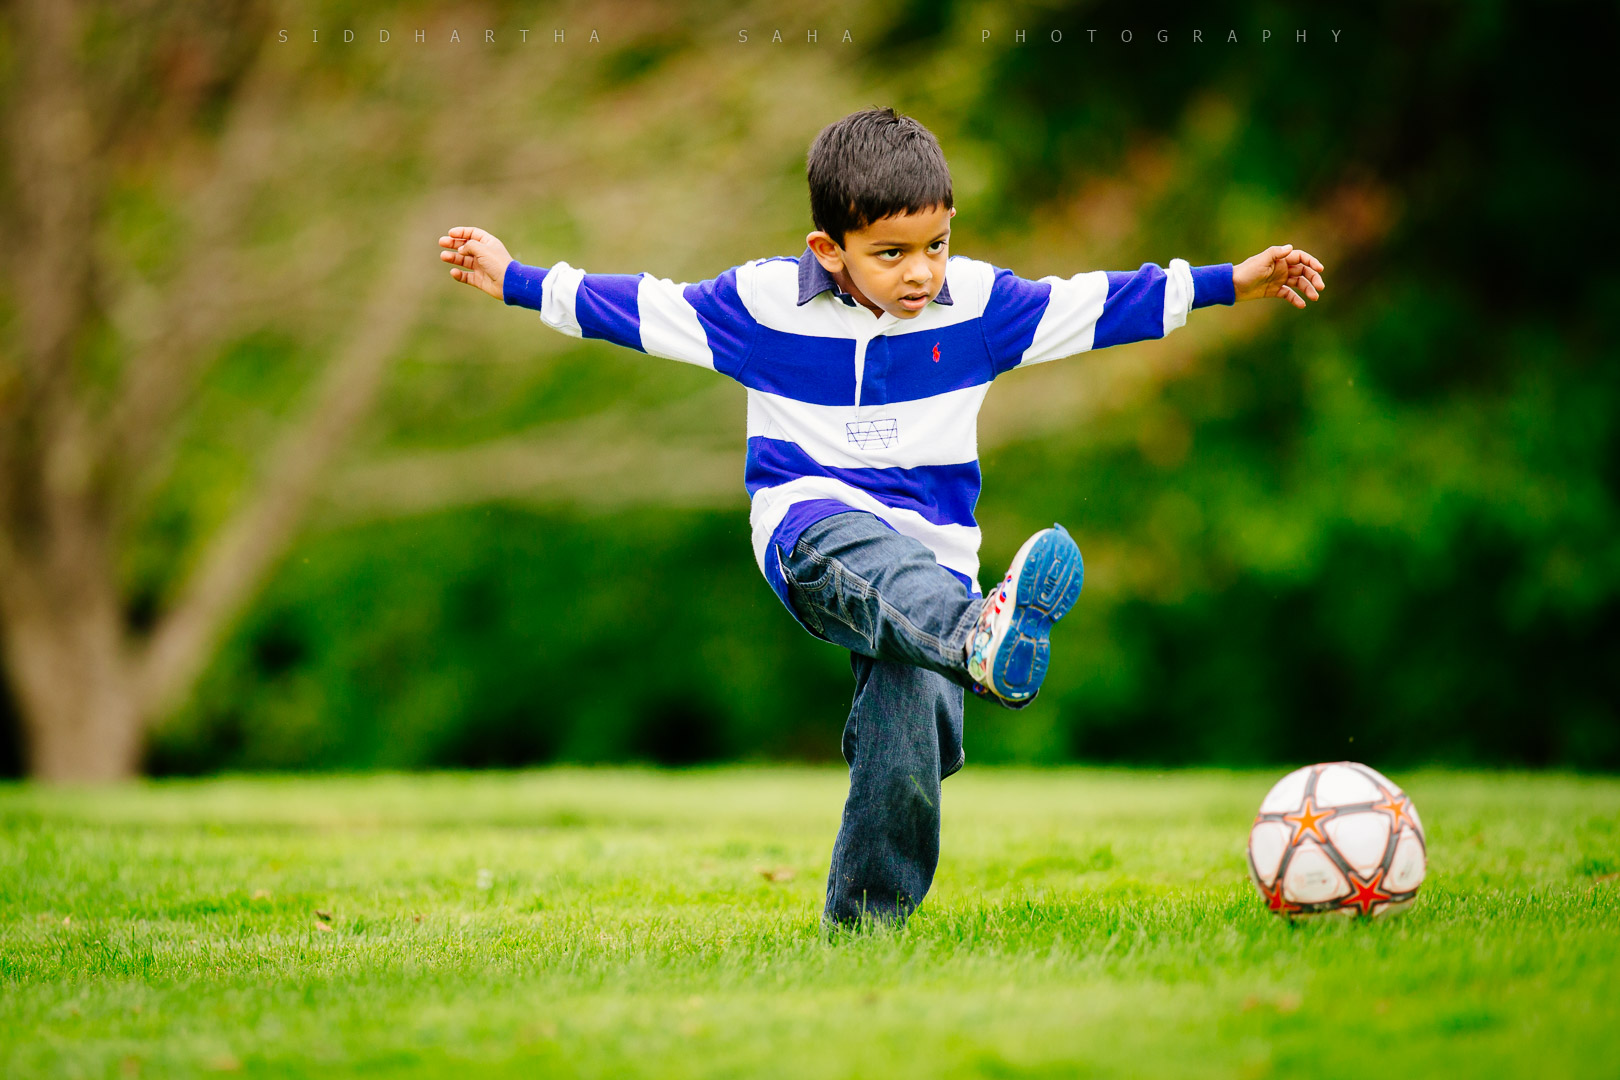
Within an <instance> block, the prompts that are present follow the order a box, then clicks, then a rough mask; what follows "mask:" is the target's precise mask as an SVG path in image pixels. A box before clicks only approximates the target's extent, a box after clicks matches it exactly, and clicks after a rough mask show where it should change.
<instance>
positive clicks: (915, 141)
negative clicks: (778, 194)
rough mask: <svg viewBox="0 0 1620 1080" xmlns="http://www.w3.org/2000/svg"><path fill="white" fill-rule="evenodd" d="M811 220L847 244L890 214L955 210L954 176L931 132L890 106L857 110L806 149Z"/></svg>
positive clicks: (839, 121)
mask: <svg viewBox="0 0 1620 1080" xmlns="http://www.w3.org/2000/svg"><path fill="white" fill-rule="evenodd" d="M807 171H808V173H809V179H810V219H811V220H812V221H813V222H815V226H816V228H817V229H820V230H821V231H822V232H824V233H826V234H827V235H829V236H831V237H832V238H833V242H834V243H836V244H837V245H838V246H839V247H843V246H844V234H845V233H847V232H849V231H850V230H852V229H864V228H866V227H867V226H868V225H870V224H872V223H873V222H874V221H877V220H878V219H879V218H885V217H888V216H889V215H891V214H915V213H919V212H921V211H924V210H930V209H933V208H934V207H936V206H941V205H943V206H945V207H946V208H950V207H952V206H955V205H956V204H955V202H953V201H952V197H951V170H950V168H949V167H948V166H947V165H946V164H945V152H944V151H943V150H941V149H940V148H939V140H938V139H936V138H934V133H933V132H931V131H929V130H928V129H927V128H925V127H923V126H922V125H921V124H919V123H918V122H917V121H915V120H913V119H912V118H911V117H909V116H901V115H900V114H898V113H896V112H895V111H894V110H893V109H891V108H887V107H885V108H881V109H878V108H872V109H862V110H861V111H860V112H856V113H850V114H849V115H848V116H846V117H844V118H843V119H842V120H838V121H835V122H834V123H831V124H828V125H827V126H826V127H824V128H822V129H821V134H820V135H817V136H816V140H815V142H813V143H811V144H810V157H809V163H808V170H807Z"/></svg>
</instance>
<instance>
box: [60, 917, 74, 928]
mask: <svg viewBox="0 0 1620 1080" xmlns="http://www.w3.org/2000/svg"><path fill="white" fill-rule="evenodd" d="M62 925H63V926H72V925H73V916H71V915H64V916H62Z"/></svg>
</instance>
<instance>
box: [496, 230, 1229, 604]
mask: <svg viewBox="0 0 1620 1080" xmlns="http://www.w3.org/2000/svg"><path fill="white" fill-rule="evenodd" d="M503 287H504V292H505V296H506V303H508V304H513V305H521V306H523V307H527V308H533V309H534V310H536V311H538V312H539V313H540V319H541V321H542V322H544V323H545V324H546V325H547V326H550V327H552V328H553V329H556V330H560V331H562V332H563V333H565V334H568V335H570V336H572V337H584V338H604V339H606V340H608V341H612V342H614V343H616V344H619V345H626V346H629V347H630V348H632V349H638V350H640V351H642V352H645V353H651V354H652V355H654V356H662V357H666V358H668V359H671V360H680V361H682V362H684V363H688V364H696V365H698V366H700V367H706V368H712V369H713V370H715V371H718V372H720V373H721V374H724V375H729V376H731V377H732V378H733V379H736V380H737V381H738V382H740V383H742V384H743V386H745V387H746V388H747V392H748V457H747V464H746V467H745V470H744V486H745V487H746V488H747V490H748V494H749V497H750V498H751V500H752V510H751V512H750V514H749V522H750V524H751V525H752V529H753V542H754V558H755V561H757V562H758V563H759V568H760V570H761V571H762V572H763V573H764V575H765V579H766V580H767V581H768V582H770V584H771V588H772V589H774V590H775V591H776V594H777V596H778V597H779V598H780V599H781V600H782V603H784V604H786V605H787V608H788V610H789V611H790V612H791V611H792V610H793V605H792V603H791V602H790V601H789V599H788V595H787V586H786V583H785V582H784V581H783V578H782V567H781V563H780V561H779V557H778V555H777V553H776V551H775V549H776V547H777V546H778V545H780V547H781V548H782V551H784V552H786V551H791V550H792V547H793V544H794V543H795V542H796V541H797V540H798V537H799V533H800V532H802V531H803V530H804V529H805V528H806V527H808V526H809V525H810V524H812V523H813V522H816V521H819V520H820V519H821V518H824V517H827V516H828V515H831V514H837V513H842V512H844V511H847V510H850V509H855V510H866V511H870V512H871V513H873V514H876V515H877V516H878V517H879V518H881V519H882V520H883V521H885V522H887V523H888V524H889V525H890V526H891V527H892V528H893V529H895V531H897V532H899V533H902V534H903V535H906V536H910V537H914V538H916V539H917V540H920V541H922V543H924V544H926V545H927V546H928V547H929V548H930V549H931V550H932V551H933V553H934V557H935V558H936V559H937V560H938V561H939V564H940V565H941V566H943V567H944V568H945V569H946V570H949V571H950V572H951V573H952V574H954V575H955V576H956V577H957V578H959V579H961V581H962V584H963V585H964V586H965V587H966V588H967V590H968V591H969V592H970V593H972V594H974V595H977V594H978V592H979V585H978V580H977V578H978V571H979V526H978V524H977V523H976V522H975V521H974V520H973V508H974V505H975V504H976V503H977V502H978V498H979V460H978V457H979V455H978V415H979V405H980V403H981V402H983V401H984V394H985V391H986V390H988V389H989V387H990V383H991V380H993V379H994V378H995V377H996V376H998V375H1001V374H1002V373H1004V372H1007V371H1011V370H1012V369H1013V368H1018V367H1029V366H1030V365H1031V364H1042V363H1045V362H1046V361H1048V360H1056V359H1058V358H1060V357H1064V356H1071V355H1073V354H1075V353H1079V352H1085V351H1086V350H1088V349H1101V348H1106V347H1108V346H1109V345H1120V344H1123V343H1125V342H1128V341H1142V340H1145V339H1148V338H1160V337H1163V336H1164V335H1166V334H1168V333H1169V332H1170V331H1171V330H1174V329H1175V328H1176V327H1178V326H1181V325H1182V324H1183V323H1185V322H1186V320H1187V313H1188V311H1190V310H1191V309H1193V308H1197V307H1204V306H1206V305H1208V304H1231V303H1233V302H1234V300H1235V296H1234V293H1233V284H1232V264H1231V263H1218V264H1215V265H1212V266H1200V267H1192V266H1189V265H1188V263H1187V261H1186V260H1184V259H1172V260H1170V266H1169V268H1168V269H1163V268H1161V267H1159V266H1158V265H1157V264H1155V263H1144V264H1143V265H1142V267H1141V269H1139V270H1137V271H1135V272H1134V273H1124V272H1113V271H1103V270H1096V271H1091V272H1087V273H1080V274H1076V275H1074V276H1073V277H1069V278H1060V277H1055V276H1051V277H1044V278H1041V279H1040V280H1039V281H1031V280H1028V279H1025V278H1021V277H1019V276H1018V275H1016V274H1014V273H1013V272H1012V271H1011V270H1004V269H1002V268H1000V267H997V266H992V265H991V264H990V263H987V262H981V261H980V260H978V259H970V258H968V257H966V256H963V255H952V256H951V257H950V258H949V259H948V260H947V269H946V273H945V282H944V283H943V285H942V286H941V287H940V291H939V294H938V295H937V296H936V297H934V300H933V302H932V303H930V304H929V305H928V306H927V307H925V308H924V309H923V310H922V312H921V313H920V314H919V315H917V316H916V317H914V318H911V319H900V318H896V317H895V316H893V315H890V314H888V313H884V314H882V315H874V314H873V313H872V311H871V310H870V309H868V308H866V307H864V306H862V305H860V304H859V303H857V302H856V301H855V299H854V298H853V297H851V296H850V295H849V294H847V293H845V292H844V291H843V290H842V289H841V288H839V286H838V284H837V283H836V282H835V281H834V280H833V277H832V275H830V274H828V273H827V271H826V270H825V269H823V268H822V266H821V263H819V262H818V261H817V260H816V257H815V255H814V254H813V253H812V252H811V251H810V249H809V248H808V247H806V248H805V250H804V254H802V255H800V256H799V257H798V258H797V259H795V258H792V257H791V256H785V255H784V256H777V257H774V258H764V259H754V260H752V261H750V262H747V263H744V264H743V265H741V266H734V267H732V268H731V269H730V270H727V271H726V272H725V273H723V274H721V275H720V276H719V277H715V278H711V279H709V280H708V281H700V282H697V283H695V284H677V283H675V282H672V281H669V280H668V279H665V278H657V277H653V276H652V275H651V274H645V273H642V274H588V273H586V272H585V271H583V270H580V269H579V268H577V267H573V266H569V265H568V264H567V263H566V262H558V263H556V264H555V265H553V266H551V267H549V268H545V267H534V266H525V265H523V264H521V263H517V262H514V263H512V264H511V265H510V266H508V267H507V270H506V276H505V280H504V282H503ZM795 617H797V616H796V615H795Z"/></svg>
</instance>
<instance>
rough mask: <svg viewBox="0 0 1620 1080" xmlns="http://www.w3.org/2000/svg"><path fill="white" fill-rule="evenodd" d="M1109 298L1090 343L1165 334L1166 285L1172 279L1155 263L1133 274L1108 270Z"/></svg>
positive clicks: (1097, 346)
mask: <svg viewBox="0 0 1620 1080" xmlns="http://www.w3.org/2000/svg"><path fill="white" fill-rule="evenodd" d="M1107 273H1108V299H1107V300H1105V301H1104V302H1103V309H1102V314H1101V315H1100V316H1098V318H1097V328H1096V330H1095V331H1093V333H1092V339H1091V347H1092V348H1093V349H1106V348H1108V347H1109V346H1110V345H1123V344H1124V343H1126V342H1127V341H1146V340H1149V339H1151V338H1162V337H1164V288H1165V285H1166V284H1167V283H1168V282H1169V280H1170V275H1168V274H1166V273H1165V272H1164V271H1163V270H1162V269H1160V268H1159V266H1158V265H1157V264H1155V263H1143V264H1142V266H1141V268H1140V269H1139V270H1137V271H1136V272H1135V273H1134V274H1127V273H1123V272H1121V271H1118V270H1109V271H1108V272H1107Z"/></svg>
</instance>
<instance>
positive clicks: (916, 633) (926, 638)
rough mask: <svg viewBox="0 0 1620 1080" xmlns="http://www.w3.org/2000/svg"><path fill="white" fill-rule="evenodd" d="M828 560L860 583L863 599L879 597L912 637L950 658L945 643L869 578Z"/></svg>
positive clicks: (883, 607)
mask: <svg viewBox="0 0 1620 1080" xmlns="http://www.w3.org/2000/svg"><path fill="white" fill-rule="evenodd" d="M827 561H828V562H830V563H831V564H832V565H833V567H834V568H835V570H836V571H837V573H838V574H839V576H840V577H842V578H844V579H845V580H846V581H852V582H855V583H857V584H859V585H860V587H861V596H860V598H861V599H862V600H865V599H868V598H869V597H873V596H875V597H877V602H878V607H879V608H880V609H881V610H882V611H883V612H884V613H885V614H887V615H888V616H889V617H890V618H892V619H893V620H894V621H895V622H897V623H899V624H900V625H901V626H902V627H904V628H905V631H906V633H907V634H908V635H909V636H910V637H912V638H913V639H914V640H917V641H920V642H922V643H923V644H924V645H925V646H926V647H927V648H929V649H931V650H932V651H933V652H934V653H935V655H937V656H941V657H944V658H945V659H947V660H949V655H948V654H947V652H946V650H945V645H944V643H943V642H942V641H940V639H939V638H937V637H935V636H934V635H933V634H931V633H929V632H928V631H927V630H924V629H923V628H922V627H920V626H918V625H917V624H916V623H914V622H912V621H911V620H910V619H909V618H907V617H906V614H905V613H904V612H902V611H901V610H900V609H899V608H896V607H895V606H894V605H893V604H891V603H889V601H888V600H887V599H885V598H884V596H883V594H882V593H880V592H878V591H877V589H876V588H875V587H873V585H872V583H871V582H870V581H869V580H867V579H866V578H864V577H862V576H861V575H860V574H857V573H856V572H855V571H853V570H851V569H850V568H849V567H847V566H845V565H844V564H843V563H842V562H840V561H839V560H837V559H828V560H827ZM872 632H873V634H874V635H875V634H876V633H877V627H876V626H873V627H872ZM963 640H964V641H966V638H965V637H964V639H963ZM867 644H868V645H869V646H871V647H872V648H876V647H877V643H876V642H875V641H872V640H871V639H868V640H867Z"/></svg>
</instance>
